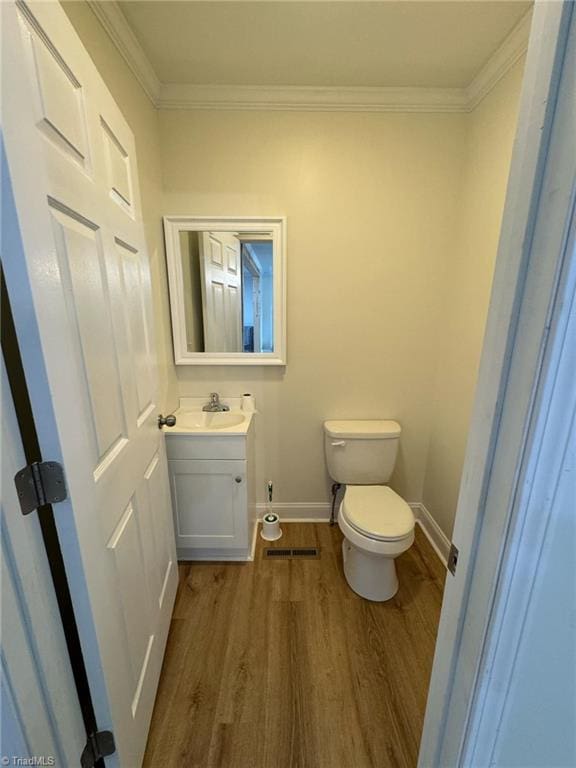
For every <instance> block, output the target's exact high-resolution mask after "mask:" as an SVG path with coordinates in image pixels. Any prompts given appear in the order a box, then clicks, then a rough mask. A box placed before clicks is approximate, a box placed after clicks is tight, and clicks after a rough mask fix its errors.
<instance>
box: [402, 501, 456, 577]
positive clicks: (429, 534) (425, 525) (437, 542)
mask: <svg viewBox="0 0 576 768" xmlns="http://www.w3.org/2000/svg"><path fill="white" fill-rule="evenodd" d="M410 506H411V507H412V510H413V512H414V517H415V518H416V522H417V523H418V525H419V526H420V528H421V529H422V531H423V532H424V534H425V536H426V538H427V539H428V541H429V542H430V544H431V545H432V547H433V549H434V551H435V552H436V554H437V555H438V557H439V558H440V560H442V563H443V564H444V565H445V566H446V565H447V563H448V555H449V553H450V540H449V539H448V537H447V536H446V534H445V533H444V531H443V530H442V528H440V526H439V525H438V523H437V522H436V520H434V518H433V517H432V515H431V514H430V512H429V511H428V510H427V509H426V507H425V506H424V504H422V503H421V502H414V503H412V504H410Z"/></svg>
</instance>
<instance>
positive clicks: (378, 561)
mask: <svg viewBox="0 0 576 768" xmlns="http://www.w3.org/2000/svg"><path fill="white" fill-rule="evenodd" d="M338 526H339V528H340V530H341V531H342V533H343V535H344V541H343V542H342V559H343V563H344V576H345V577H346V581H347V582H348V584H349V586H350V587H351V588H352V589H353V590H354V592H356V594H358V595H360V596H361V597H364V598H366V599H367V600H374V601H384V600H390V599H391V598H392V597H394V595H395V594H396V592H397V591H398V577H397V575H396V564H395V562H394V561H395V559H396V558H397V557H398V556H399V555H401V554H402V553H403V552H406V550H407V549H409V548H410V547H411V546H412V544H413V542H414V515H413V513H412V510H411V509H410V507H409V506H408V504H406V502H405V501H404V500H403V499H402V498H401V497H400V496H398V494H396V493H394V491H393V490H392V489H391V488H388V487H387V486H381V485H365V486H358V485H356V486H348V487H347V488H346V492H345V494H344V499H343V501H342V503H341V505H340V509H339V514H338Z"/></svg>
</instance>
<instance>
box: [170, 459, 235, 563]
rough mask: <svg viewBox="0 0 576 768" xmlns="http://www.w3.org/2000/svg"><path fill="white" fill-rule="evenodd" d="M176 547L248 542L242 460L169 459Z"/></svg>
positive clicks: (228, 546)
mask: <svg viewBox="0 0 576 768" xmlns="http://www.w3.org/2000/svg"><path fill="white" fill-rule="evenodd" d="M168 469H169V473H170V486H171V489H172V500H173V505H174V515H175V523H176V544H177V546H178V548H184V547H185V548H190V549H199V548H201V549H231V548H234V549H236V548H240V547H247V546H248V514H247V492H246V462H245V461H208V460H193V459H172V460H170V461H169V462H168Z"/></svg>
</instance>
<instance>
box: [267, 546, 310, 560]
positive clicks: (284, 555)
mask: <svg viewBox="0 0 576 768" xmlns="http://www.w3.org/2000/svg"><path fill="white" fill-rule="evenodd" d="M264 557H265V558H266V559H267V560H273V559H275V558H276V559H280V560H282V559H283V560H286V559H288V560H291V559H294V560H298V559H302V558H308V559H311V558H318V557H320V550H319V549H318V547H292V548H291V549H285V548H284V547H266V548H265V549H264Z"/></svg>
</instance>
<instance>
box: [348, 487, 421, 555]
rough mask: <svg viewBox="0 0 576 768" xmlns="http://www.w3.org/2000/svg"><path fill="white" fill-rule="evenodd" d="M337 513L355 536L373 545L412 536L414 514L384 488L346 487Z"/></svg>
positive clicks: (402, 501)
mask: <svg viewBox="0 0 576 768" xmlns="http://www.w3.org/2000/svg"><path fill="white" fill-rule="evenodd" d="M340 513H341V514H342V515H343V517H344V518H345V520H346V522H347V523H348V524H349V525H350V526H351V527H352V528H353V529H354V530H355V531H357V532H358V533H359V534H361V535H362V536H366V537H368V538H370V539H373V540H375V541H382V542H386V541H390V542H392V541H400V540H402V539H406V537H408V536H410V535H411V534H413V531H414V514H413V512H412V510H411V509H410V507H409V506H408V504H407V503H406V502H405V501H404V499H402V498H401V497H400V496H398V494H397V493H394V491H393V490H392V488H389V487H388V486H386V485H349V486H347V488H346V492H345V494H344V499H343V501H342V505H341V508H340Z"/></svg>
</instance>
